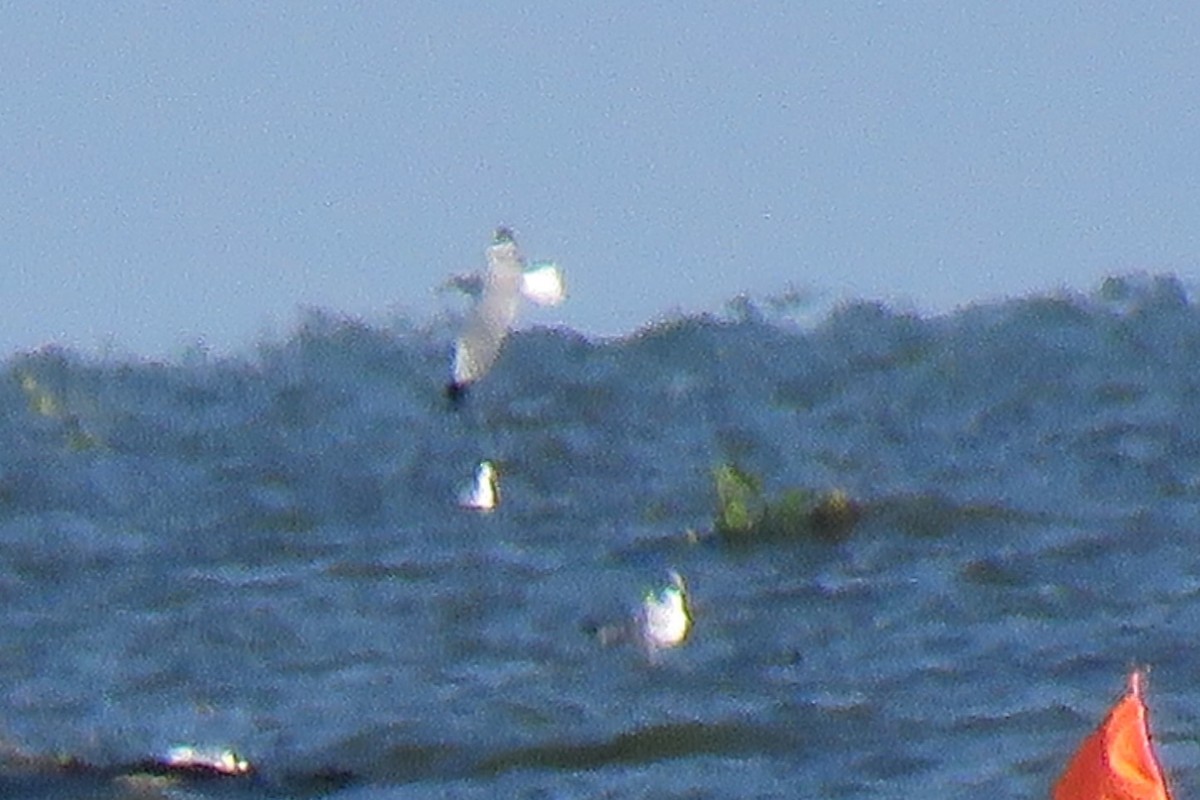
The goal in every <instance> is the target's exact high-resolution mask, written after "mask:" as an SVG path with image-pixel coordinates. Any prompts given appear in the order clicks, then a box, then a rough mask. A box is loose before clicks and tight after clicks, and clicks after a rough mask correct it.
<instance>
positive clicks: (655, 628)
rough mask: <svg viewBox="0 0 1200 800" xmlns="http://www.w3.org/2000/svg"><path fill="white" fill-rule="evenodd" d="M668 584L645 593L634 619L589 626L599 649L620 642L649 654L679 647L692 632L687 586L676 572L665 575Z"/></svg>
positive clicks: (672, 571)
mask: <svg viewBox="0 0 1200 800" xmlns="http://www.w3.org/2000/svg"><path fill="white" fill-rule="evenodd" d="M667 575H668V577H669V578H670V583H669V584H668V585H667V586H665V587H663V588H661V589H659V590H657V591H654V590H651V591H649V592H647V593H646V596H645V598H643V600H642V605H641V607H640V608H639V609H638V610H637V613H636V614H635V615H634V617H633V619H631V620H627V621H626V622H625V623H616V624H608V625H599V626H596V627H594V628H593V627H591V626H590V625H589V626H588V629H589V630H591V631H594V632H595V634H596V638H597V639H599V641H600V643H601V644H602V645H605V646H608V645H613V644H619V643H621V642H635V643H638V644H640V645H641V646H642V647H643V648H644V649H645V650H646V652H647V653H648V654H650V655H651V657H653V655H654V654H655V653H656V652H658V651H659V650H667V649H670V648H672V647H678V646H679V645H681V644H683V643H684V642H685V641H687V638H688V634H690V633H691V631H692V611H691V603H690V601H689V599H688V592H687V584H686V583H684V580H683V576H682V575H680V574H679V573H678V572H676V571H675V570H670V571H669V572H668V573H667Z"/></svg>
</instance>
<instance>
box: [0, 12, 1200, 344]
mask: <svg viewBox="0 0 1200 800" xmlns="http://www.w3.org/2000/svg"><path fill="white" fill-rule="evenodd" d="M407 6H416V4H401V3H320V4H318V3H304V2H282V1H279V0H263V1H262V2H254V3H247V2H240V0H239V1H238V2H204V3H186V4H165V3H158V2H155V3H150V2H145V3H129V2H126V3H121V2H108V1H107V0H105V2H88V1H87V0H80V1H79V2H71V3H66V2H62V3H55V2H14V3H5V2H0V74H2V75H3V76H4V77H3V80H2V81H0V272H2V274H0V301H2V313H0V355H4V354H7V353H10V352H12V351H13V350H14V349H18V348H27V347H33V346H36V345H40V344H44V343H46V342H50V341H58V342H61V343H64V344H67V345H70V346H75V347H81V348H84V349H93V348H97V347H113V346H115V347H116V348H118V349H119V350H121V351H126V352H132V353H139V354H147V355H152V354H171V353H173V352H178V351H179V350H180V349H181V348H182V347H183V346H185V345H187V344H189V343H192V342H195V341H197V340H203V341H205V342H207V343H208V344H209V345H210V346H211V347H213V348H215V349H218V350H222V351H229V350H233V351H239V350H242V349H245V348H249V347H250V346H252V345H253V343H254V342H255V341H256V340H257V339H258V338H260V337H261V336H262V335H263V334H264V333H265V332H271V331H274V332H276V333H279V334H282V333H286V332H287V330H288V329H289V328H290V325H291V323H292V322H293V321H294V319H295V316H296V309H297V308H298V307H300V306H304V305H315V306H320V307H324V308H328V309H331V310H333V311H339V312H346V313H348V314H352V315H360V316H363V317H365V318H367V319H368V320H372V319H386V318H387V316H388V315H389V314H391V313H394V312H395V311H396V310H407V311H408V312H411V313H412V314H413V315H414V316H416V317H418V318H421V317H424V316H428V315H429V314H430V313H432V312H433V311H435V310H436V309H438V308H440V307H444V306H445V298H441V299H440V300H439V298H437V297H436V296H435V295H434V293H433V291H432V290H433V288H434V287H435V286H436V285H437V284H439V283H440V282H441V281H443V280H444V279H445V278H446V277H447V276H448V275H449V274H451V273H454V272H462V271H464V270H467V269H473V268H478V267H481V266H482V265H483V256H482V253H483V249H484V247H486V246H487V244H488V242H489V237H490V233H491V230H492V229H493V228H494V227H495V226H496V225H497V224H499V223H505V224H508V225H511V226H512V227H514V228H515V229H516V231H517V233H518V237H519V239H520V241H521V243H522V245H523V246H524V248H525V250H526V252H527V254H528V255H529V256H531V257H546V258H554V259H556V260H558V261H559V262H560V263H561V264H562V265H563V266H564V268H565V269H566V270H567V274H568V278H569V284H570V290H571V297H570V300H569V301H568V303H567V304H565V305H564V306H561V307H560V308H558V309H555V310H553V311H540V312H538V313H537V314H535V315H532V317H530V318H532V319H534V320H537V321H540V322H544V323H562V324H566V325H569V326H571V327H574V328H576V329H579V330H582V331H584V332H587V333H594V334H614V333H622V332H627V331H630V330H633V329H635V328H637V327H638V326H640V325H643V324H646V323H648V322H651V321H653V320H654V319H656V318H659V317H661V316H662V315H663V314H664V313H665V314H670V313H672V312H675V311H680V310H683V311H690V310H713V309H719V308H720V307H721V305H722V303H723V302H724V301H725V300H728V299H729V298H730V297H732V296H733V295H735V294H736V293H738V292H741V291H747V292H750V293H751V294H755V295H763V294H771V293H777V292H781V291H783V290H785V289H786V288H788V286H789V285H790V286H795V287H797V288H801V289H815V290H818V291H820V292H823V293H825V295H826V296H831V297H863V298H869V299H881V300H885V301H888V302H895V303H898V304H900V305H903V306H904V307H907V308H916V309H921V310H927V311H943V310H948V309H950V308H953V307H954V306H955V305H958V304H963V303H969V302H973V301H987V300H992V299H997V298H1000V297H1005V296H1012V295H1019V294H1026V293H1029V292H1033V291H1046V290H1054V289H1056V288H1068V289H1078V290H1081V291H1083V290H1088V289H1091V288H1093V287H1094V286H1095V285H1096V284H1097V283H1098V282H1099V280H1100V279H1101V277H1102V276H1103V275H1105V274H1110V273H1114V272H1128V271H1134V270H1149V271H1167V272H1174V273H1177V274H1179V275H1180V276H1182V277H1183V278H1184V279H1185V281H1189V282H1190V281H1193V280H1194V279H1195V277H1196V276H1197V274H1198V270H1200V267H1198V264H1200V238H1198V231H1200V158H1197V157H1196V143H1197V142H1200V102H1198V98H1200V80H1198V78H1197V73H1198V71H1200V55H1198V54H1200V4H1196V3H1189V2H1156V1H1155V0H1150V1H1149V2H1142V3H1128V2H1105V0H1089V1H1088V2H1082V1H1080V2H1062V3H1047V2H1044V0H1037V1H1036V2H1035V1H1034V0H1016V1H1015V2H1005V3H947V2H911V3H898V2H870V3H861V2H846V0H827V1H826V2H764V3H735V2H725V3H717V2H694V3H686V4H685V3H676V4H663V5H660V4H653V3H622V2H618V3H601V4H596V3H586V4H585V3H556V2H545V3H517V2H497V3H490V4H481V3H465V2H440V3H426V4H420V5H419V6H417V7H407Z"/></svg>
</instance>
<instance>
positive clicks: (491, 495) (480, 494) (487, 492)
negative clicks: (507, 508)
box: [458, 461, 500, 511]
mask: <svg viewBox="0 0 1200 800" xmlns="http://www.w3.org/2000/svg"><path fill="white" fill-rule="evenodd" d="M499 503H500V479H499V478H498V477H497V475H496V468H495V467H494V466H493V465H492V462H490V461H480V462H479V466H478V467H477V468H476V469H475V483H474V484H472V485H471V486H469V487H467V488H466V489H464V490H463V491H462V493H461V494H459V496H458V504H459V505H460V506H462V507H463V508H470V509H474V510H475V511H491V510H492V509H494V508H495V507H496V506H497V505H498V504H499Z"/></svg>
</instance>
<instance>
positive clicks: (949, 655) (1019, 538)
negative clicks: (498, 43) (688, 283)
mask: <svg viewBox="0 0 1200 800" xmlns="http://www.w3.org/2000/svg"><path fill="white" fill-rule="evenodd" d="M450 342H451V332H450V330H449V329H448V328H447V327H446V326H444V325H441V324H436V323H429V324H426V325H411V324H397V325H394V326H390V327H372V326H369V325H365V324H362V323H359V322H355V321H353V320H341V319H338V318H337V317H336V316H335V315H321V314H314V315H312V316H311V317H310V318H308V319H307V320H306V322H305V323H304V324H303V325H301V326H300V327H299V328H298V329H297V331H296V332H295V333H294V334H292V335H291V336H290V337H288V338H286V339H285V340H282V341H277V342H271V343H264V344H261V345H259V346H258V347H257V349H256V350H255V351H253V352H248V353H247V354H244V355H242V356H239V357H229V358H225V357H222V358H217V357H213V356H207V355H205V354H204V353H203V352H194V353H189V354H187V355H186V356H182V357H180V358H179V359H178V360H177V361H174V362H171V363H150V362H143V361H140V360H137V359H133V358H111V357H109V358H105V357H100V356H83V355H77V354H73V353H70V352H63V351H59V350H54V349H52V348H48V349H44V350H41V351H38V352H35V353H28V354H13V355H10V356H8V358H7V359H6V360H5V361H4V363H3V367H2V375H3V379H2V380H0V401H2V402H0V602H2V603H3V608H4V614H3V621H4V624H3V625H2V626H0V794H3V795H4V796H14V797H15V796H20V797H45V798H66V797H72V798H75V797H122V796H127V795H129V796H134V795H136V796H140V797H144V796H146V792H148V791H149V792H151V793H153V792H160V791H161V792H164V793H166V794H168V795H170V794H171V793H172V792H183V793H185V794H186V795H187V796H190V797H207V796H220V797H264V796H314V795H317V796H320V795H328V796H334V797H338V798H347V800H350V799H353V800H376V798H409V797H414V798H416V797H464V798H475V797H479V798H483V797H489V798H490V797H504V796H512V797H556V798H557V797H610V798H618V797H650V796H652V797H689V798H702V797H703V798H708V797H712V798H776V797H878V798H890V797H896V798H899V797H910V796H913V795H919V796H935V797H957V796H963V797H965V796H975V797H978V796H990V797H1012V798H1016V797H1022V798H1027V797H1044V796H1047V793H1048V788H1049V786H1050V784H1051V782H1052V781H1053V779H1054V778H1055V777H1056V775H1057V774H1058V772H1059V771H1060V770H1061V768H1062V766H1063V764H1064V763H1065V761H1066V759H1067V757H1068V756H1069V754H1070V752H1071V751H1072V750H1073V748H1074V747H1075V746H1076V744H1077V743H1078V741H1079V740H1080V739H1081V738H1082V737H1083V736H1084V735H1085V734H1086V733H1087V732H1088V731H1089V730H1090V729H1091V728H1092V727H1093V726H1094V725H1095V724H1096V723H1097V722H1098V721H1099V719H1100V718H1101V717H1102V716H1103V714H1104V713H1105V711H1106V709H1107V707H1108V705H1109V703H1110V702H1111V701H1112V700H1113V699H1114V698H1115V697H1116V696H1117V695H1118V694H1119V692H1120V691H1121V689H1122V688H1123V685H1124V680H1125V675H1126V673H1127V671H1128V669H1129V668H1130V667H1131V666H1135V665H1150V666H1151V667H1152V672H1151V675H1150V685H1149V702H1150V705H1151V708H1152V713H1153V717H1152V725H1153V727H1154V730H1155V733H1156V734H1157V737H1158V739H1157V741H1158V744H1159V748H1160V753H1161V755H1162V758H1163V760H1164V762H1165V764H1166V767H1167V769H1168V772H1169V774H1170V776H1171V778H1172V779H1173V781H1174V783H1175V785H1176V788H1177V792H1178V795H1179V796H1181V797H1186V796H1188V795H1190V794H1195V793H1196V789H1197V786H1198V785H1200V772H1198V769H1200V752H1198V750H1197V747H1196V737H1197V735H1198V733H1200V684H1198V683H1197V680H1196V678H1197V658H1196V653H1195V650H1194V643H1195V642H1196V641H1197V638H1198V634H1200V548H1198V547H1197V523H1198V510H1200V370H1198V367H1200V309H1198V308H1197V307H1196V306H1194V305H1192V304H1191V303H1190V302H1189V300H1188V298H1187V296H1186V293H1185V292H1184V291H1183V290H1182V288H1181V287H1180V285H1179V284H1178V283H1177V282H1176V281H1175V280H1174V279H1172V278H1169V277H1162V278H1154V279H1151V278H1132V277H1131V278H1127V279H1113V280H1110V281H1108V282H1106V283H1105V284H1104V285H1103V286H1102V287H1099V288H1098V289H1097V290H1096V291H1094V292H1093V293H1091V294H1088V295H1078V296H1074V295H1061V296H1043V297H1031V298H1025V299H1019V300H1011V301H1006V302H1001V303H996V304H991V305H980V306H976V307H970V308H966V309H964V310H961V311H958V312H956V313H953V314H950V315H947V316H940V317H935V318H922V317H918V316H915V315H911V314H905V313H900V312H897V311H893V310H890V309H888V308H887V307H884V306H880V305H878V304H872V303H858V304H847V305H844V306H841V307H839V308H837V309H835V310H833V311H832V312H830V313H829V314H828V315H827V316H825V317H824V318H822V319H820V320H818V321H817V322H816V323H815V324H810V325H804V326H799V325H795V324H792V323H790V322H788V321H787V319H786V314H784V313H783V312H780V313H779V314H778V315H775V314H774V312H771V311H770V310H769V309H768V310H766V311H762V310H759V309H756V308H754V307H752V306H750V305H747V304H741V305H738V306H736V308H735V309H734V311H732V312H730V313H728V314H725V315H718V316H700V317H694V318H679V319H675V320H671V321H669V322H663V323H660V324H657V325H653V326H650V327H647V328H646V329H645V330H642V331H639V332H637V333H635V334H633V335H630V336H628V337H625V338H621V339H616V340H605V341H591V340H588V339H586V338H584V337H582V336H580V335H577V334H574V333H572V332H570V331H559V330H538V329H534V330H529V331H525V332H522V333H519V334H517V335H515V336H513V337H512V338H511V339H510V341H509V342H508V344H507V345H506V348H505V351H504V353H503V355H502V356H501V359H500V362H499V363H498V364H497V366H496V368H495V370H494V371H493V372H492V373H491V374H490V375H489V376H487V378H486V379H485V380H483V381H482V382H481V383H480V384H479V385H478V386H477V387H476V388H475V389H474V391H473V394H472V395H471V397H470V398H469V402H468V403H467V404H466V406H465V407H464V408H463V409H462V410H460V411H457V412H454V411H451V410H449V408H448V407H447V405H446V402H445V400H444V398H442V396H441V395H440V390H441V386H442V384H443V383H444V382H445V379H446V376H447V369H448V363H449V362H448V359H449V348H450ZM482 458H490V459H493V460H494V461H495V462H496V463H497V464H498V466H499V471H500V475H501V485H502V498H503V499H502V503H501V505H500V507H499V508H498V509H497V511H496V512H495V513H492V514H490V515H488V514H478V513H473V512H469V511H465V510H462V509H460V508H458V507H457V506H456V505H455V496H456V494H457V492H458V491H459V489H460V487H461V486H462V485H463V484H464V483H465V482H466V481H467V480H468V479H469V478H470V476H471V474H472V472H473V470H474V468H475V466H476V464H477V463H478V462H479V460H480V459H482ZM723 462H736V463H738V464H740V465H742V466H743V467H745V468H747V469H749V470H752V471H754V472H757V473H759V474H761V475H763V476H764V477H765V479H766V484H767V487H768V489H769V490H771V491H775V490H779V489H783V488H785V487H788V486H805V487H811V488H814V489H833V488H841V489H844V490H845V491H846V492H848V493H849V494H850V495H851V496H852V497H854V498H857V499H858V500H859V501H861V502H862V503H863V504H864V507H865V509H866V514H865V517H864V519H863V520H862V521H861V522H860V523H859V525H858V526H857V527H856V528H855V530H854V531H853V533H852V535H851V536H850V537H849V538H848V539H847V540H846V541H843V542H839V543H829V542H818V541H813V542H773V543H770V544H763V545H760V546H756V547H749V548H737V549H730V548H729V547H724V546H722V545H720V544H719V543H717V542H716V541H715V540H714V539H712V538H707V537H705V536H703V535H701V536H699V537H698V538H697V537H695V536H689V535H688V532H689V531H699V532H701V534H703V531H704V530H705V529H706V528H707V527H709V526H710V524H711V520H712V515H713V510H714V506H715V496H714V490H713V485H712V469H713V467H714V466H716V465H717V464H720V463H723ZM669 568H674V569H677V570H679V571H680V572H681V573H683V574H684V575H685V576H686V577H687V579H688V582H689V585H690V587H691V589H692V593H693V603H694V607H695V618H696V627H695V631H694V635H693V637H692V639H691V640H690V641H689V642H688V643H687V644H686V645H684V646H683V647H681V648H679V649H677V650H673V651H669V652H666V653H664V654H662V655H661V657H659V658H656V659H648V658H647V657H646V654H645V653H643V652H641V651H640V650H638V649H634V648H624V649H623V648H602V647H600V646H599V645H598V644H597V642H595V641H594V640H593V639H591V638H589V636H588V635H587V634H586V633H585V632H584V623H585V622H586V621H588V620H592V619H604V618H607V617H614V616H617V617H619V616H620V615H623V614H625V613H628V612H629V611H630V610H631V609H632V608H633V607H634V605H635V604H636V603H637V602H638V601H639V599H640V597H641V596H642V594H643V592H644V591H645V590H646V589H647V588H649V587H652V586H654V585H656V584H658V583H661V582H662V581H663V579H664V575H665V573H666V570H667V569H669ZM176 744H193V745H197V746H212V747H230V748H233V749H234V750H236V751H237V752H238V753H240V754H241V755H242V756H244V757H245V758H247V759H249V760H250V761H251V762H252V763H254V764H255V765H256V767H257V768H258V772H257V774H256V775H255V776H254V777H253V778H252V779H242V780H223V781H192V782H189V781H186V780H184V781H181V782H179V783H177V784H176V785H175V786H174V788H171V787H169V786H166V784H161V785H160V784H153V785H150V786H147V785H145V784H140V783H136V782H131V781H130V780H129V779H127V778H124V777H121V775H123V774H124V773H126V772H127V771H128V770H127V769H126V768H125V765H130V764H135V763H136V762H138V761H140V760H142V759H144V758H147V757H151V756H155V755H159V754H162V753H165V752H166V751H167V749H168V748H170V747H171V746H172V745H176ZM139 793H140V794H139ZM172 796H174V795H172Z"/></svg>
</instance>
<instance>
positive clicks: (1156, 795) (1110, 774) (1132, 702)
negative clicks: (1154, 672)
mask: <svg viewBox="0 0 1200 800" xmlns="http://www.w3.org/2000/svg"><path fill="white" fill-rule="evenodd" d="M1170 797H1171V793H1170V791H1169V790H1168V789H1167V781H1166V778H1165V777H1164V776H1163V771H1162V767H1161V766H1159V763H1158V758H1156V757H1155V755H1154V749H1153V748H1152V747H1151V745H1150V730H1149V728H1148V727H1147V725H1146V704H1145V703H1144V702H1142V674H1141V673H1140V672H1134V673H1133V674H1132V675H1130V676H1129V691H1127V692H1126V693H1125V696H1124V697H1122V698H1121V699H1120V700H1119V701H1118V702H1117V704H1116V705H1115V706H1113V708H1112V711H1110V712H1108V716H1107V717H1106V718H1105V720H1104V722H1102V723H1100V727H1099V728H1097V729H1096V730H1095V731H1093V732H1092V734H1091V735H1090V736H1088V737H1087V738H1086V739H1084V740H1083V744H1081V745H1080V746H1079V749H1078V750H1077V751H1076V752H1075V756H1074V757H1073V758H1072V759H1071V763H1070V764H1068V765H1067V770H1066V772H1064V773H1063V774H1062V777H1060V778H1059V779H1058V783H1057V784H1055V786H1054V797H1053V800H1170Z"/></svg>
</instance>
